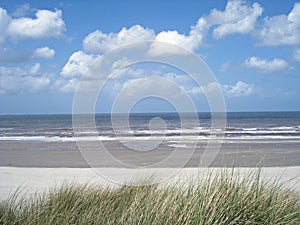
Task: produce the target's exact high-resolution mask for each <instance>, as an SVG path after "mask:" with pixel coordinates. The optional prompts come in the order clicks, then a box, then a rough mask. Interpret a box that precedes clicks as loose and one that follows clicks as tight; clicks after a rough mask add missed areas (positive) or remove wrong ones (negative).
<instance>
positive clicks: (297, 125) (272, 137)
mask: <svg viewBox="0 0 300 225" xmlns="http://www.w3.org/2000/svg"><path fill="white" fill-rule="evenodd" d="M198 116H199V123H196V124H195V125H194V124H193V123H190V124H189V126H188V127H187V126H185V127H184V128H182V122H181V120H180V116H179V115H178V114H177V113H132V114H130V116H129V129H127V128H124V130H122V129H121V130H120V128H118V135H117V136H116V133H115V128H114V127H113V125H112V121H111V115H110V114H96V115H95V124H96V131H97V132H95V130H89V128H86V130H82V132H81V135H80V137H77V140H80V141H98V140H100V141H102V140H103V141H116V142H117V141H119V139H120V138H121V139H123V140H126V139H128V140H129V139H130V138H134V139H137V140H138V139H140V140H143V139H145V140H147V137H149V136H150V135H151V136H152V137H160V136H163V138H164V140H165V141H166V143H167V146H169V147H182V148H185V147H187V146H185V145H181V146H177V145H176V140H177V138H178V137H184V138H185V139H186V140H206V139H209V138H211V137H212V134H214V137H215V138H218V137H222V141H223V142H224V143H229V142H239V143H243V142H250V141H251V142H263V143H270V144H272V143H273V144H274V143H282V142H289V143H294V144H295V145H299V143H300V112H229V113H227V116H226V117H227V118H226V126H225V127H224V128H221V129H215V130H213V129H212V128H211V114H210V113H199V114H198ZM153 118H161V119H162V120H163V121H164V123H165V127H164V128H163V129H162V128H161V127H159V126H158V128H157V129H155V127H154V128H153V127H152V128H151V130H150V128H149V122H150V121H151V119H153ZM219 134H220V135H219ZM75 141H76V138H75V136H74V130H73V124H72V115H71V114H69V115H62V114H59V115H0V143H1V142H2V143H3V142H24V143H25V142H26V143H28V142H48V143H52V142H55V143H60V142H75Z"/></svg>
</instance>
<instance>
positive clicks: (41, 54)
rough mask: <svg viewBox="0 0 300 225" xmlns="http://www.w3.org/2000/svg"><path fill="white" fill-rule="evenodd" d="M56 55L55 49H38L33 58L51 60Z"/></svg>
mask: <svg viewBox="0 0 300 225" xmlns="http://www.w3.org/2000/svg"><path fill="white" fill-rule="evenodd" d="M54 55H55V51H54V49H51V48H49V47H42V48H37V49H36V50H34V52H33V56H34V57H38V58H45V59H51V58H53V57H54Z"/></svg>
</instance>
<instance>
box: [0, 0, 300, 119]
mask: <svg viewBox="0 0 300 225" xmlns="http://www.w3.org/2000/svg"><path fill="white" fill-rule="evenodd" d="M140 41H161V42H167V43H171V44H174V45H178V46H180V47H183V48H185V49H186V50H187V51H190V52H192V53H194V54H196V55H197V56H199V57H200V58H201V59H202V60H203V61H204V62H205V63H206V65H207V66H208V67H209V68H210V70H211V71H212V73H213V74H214V76H215V79H216V81H217V84H218V87H219V88H220V89H221V90H222V93H223V96H224V101H225V105H226V109H227V111H300V98H299V96H300V2H297V1H290V0H277V1H268V0H257V1H252V0H251V1H250V0H226V1H224V0H218V1H199V0H187V1H181V0H180V1H174V0H172V1H170V0H164V1H161V0H152V1H138V0H127V1H116V0H99V1H96V0H90V1H83V0H78V1H71V0H69V1H62V0H43V1H39V0H32V1H17V0H10V1H3V0H0V114H53V113H71V112H72V105H73V98H74V93H75V92H76V88H77V86H78V84H79V83H80V80H81V79H82V77H83V76H84V75H85V74H86V72H87V70H88V68H89V67H90V66H91V65H93V64H94V63H95V62H96V61H99V60H101V59H103V57H105V54H107V52H109V51H114V49H115V48H118V47H120V46H125V45H127V44H132V43H135V42H140ZM175 54H177V53H175ZM178 54H180V53H178ZM125 61H126V60H125ZM153 77H164V78H166V79H168V80H171V81H172V82H175V83H176V84H177V85H178V86H180V88H181V90H184V91H185V92H186V93H188V95H189V96H190V98H191V99H192V100H193V102H194V104H195V107H196V109H197V110H198V111H209V110H210V108H209V103H208V102H207V99H206V97H205V94H206V93H207V92H209V91H211V92H213V91H214V89H213V88H214V87H215V86H214V85H207V86H205V87H204V86H203V87H198V86H197V84H195V83H194V82H193V81H192V80H190V77H189V76H188V74H186V73H184V72H183V71H181V70H180V69H178V68H174V67H172V66H169V65H162V64H161V63H140V64H138V65H131V66H129V67H127V68H125V69H123V70H122V71H120V72H119V74H118V75H117V76H115V78H114V79H112V80H109V82H108V83H107V85H106V87H105V88H104V89H103V91H102V92H101V94H100V95H99V97H98V101H97V103H96V106H95V110H96V112H110V111H111V107H112V103H113V102H114V99H115V98H116V96H117V94H118V93H120V92H121V91H122V90H124V88H126V90H127V91H128V92H130V93H131V94H134V95H136V96H145V98H144V99H142V100H141V101H140V102H138V103H137V104H136V105H135V106H134V110H135V111H137V112H149V111H153V112H156V111H172V110H176V109H175V108H174V107H173V106H172V103H169V102H167V101H166V100H163V99H162V98H158V97H157V98H153V97H152V98H149V97H148V98H147V96H146V93H148V92H147V90H158V94H157V95H158V96H159V95H160V94H161V95H162V96H164V94H165V93H167V94H168V93H171V92H170V91H171V90H170V89H168V88H169V86H168V85H167V83H164V82H161V83H160V85H157V83H155V82H153V81H151V79H152V78H153ZM206 91H207V92H206ZM123 99H124V101H125V102H126V98H123ZM134 110H133V111H134Z"/></svg>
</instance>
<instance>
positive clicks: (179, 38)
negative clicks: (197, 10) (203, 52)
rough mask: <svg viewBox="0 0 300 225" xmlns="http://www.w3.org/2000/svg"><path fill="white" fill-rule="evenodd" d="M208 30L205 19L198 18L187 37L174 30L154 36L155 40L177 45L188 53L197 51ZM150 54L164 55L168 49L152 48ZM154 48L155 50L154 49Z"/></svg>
mask: <svg viewBox="0 0 300 225" xmlns="http://www.w3.org/2000/svg"><path fill="white" fill-rule="evenodd" d="M207 30H208V25H207V21H206V19H205V18H202V17H201V18H200V19H199V20H198V22H197V24H196V25H195V26H192V27H191V29H190V32H189V34H188V35H184V34H180V33H178V31H176V30H172V31H162V32H160V33H158V34H157V35H156V38H155V40H156V41H160V42H167V43H170V44H174V45H178V46H181V47H183V48H186V49H188V50H190V51H195V50H196V49H198V48H199V47H200V46H201V45H202V44H203V41H204V38H205V35H206V33H207ZM152 47H153V49H152V50H151V51H152V54H159V55H160V54H165V53H166V52H167V51H168V49H167V48H166V49H164V48H162V47H163V46H161V45H160V46H157V47H156V46H152ZM155 47H156V48H155Z"/></svg>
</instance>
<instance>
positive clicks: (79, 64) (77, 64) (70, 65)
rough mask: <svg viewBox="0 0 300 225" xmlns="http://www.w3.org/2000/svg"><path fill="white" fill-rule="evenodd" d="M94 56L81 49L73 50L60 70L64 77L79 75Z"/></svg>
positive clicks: (86, 68)
mask: <svg viewBox="0 0 300 225" xmlns="http://www.w3.org/2000/svg"><path fill="white" fill-rule="evenodd" d="M95 60H96V58H95V57H93V56H92V55H89V54H87V53H85V52H83V51H78V52H74V53H73V54H72V55H71V56H70V58H69V60H68V62H67V63H66V64H65V66H64V67H63V69H62V71H61V75H62V77H64V78H68V77H81V76H82V75H83V74H85V73H86V72H87V70H88V67H89V66H90V65H92V63H93V62H95Z"/></svg>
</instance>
